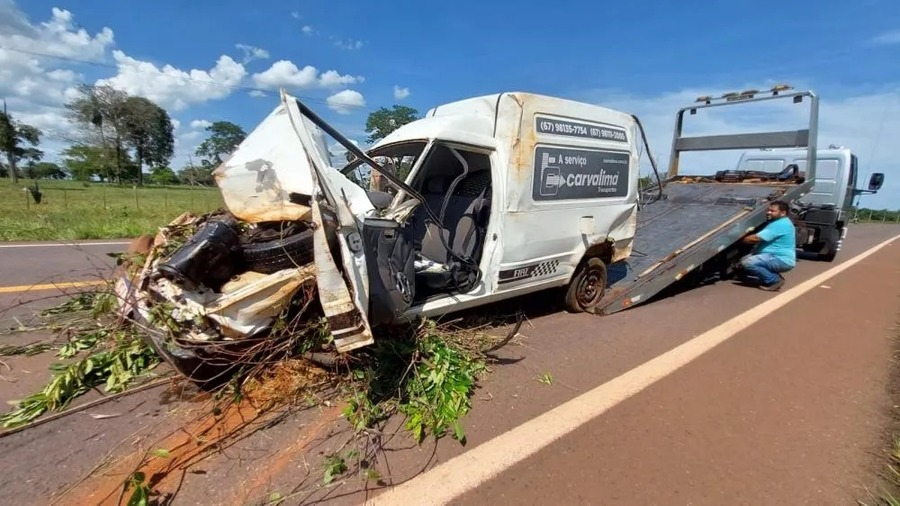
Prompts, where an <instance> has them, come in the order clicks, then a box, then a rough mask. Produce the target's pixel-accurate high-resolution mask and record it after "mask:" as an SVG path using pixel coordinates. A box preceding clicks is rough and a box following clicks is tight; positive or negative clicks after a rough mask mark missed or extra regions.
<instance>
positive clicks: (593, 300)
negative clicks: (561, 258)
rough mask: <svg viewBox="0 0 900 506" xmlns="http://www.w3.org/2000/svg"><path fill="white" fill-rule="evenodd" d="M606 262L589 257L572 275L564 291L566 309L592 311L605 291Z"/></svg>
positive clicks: (574, 311)
mask: <svg viewBox="0 0 900 506" xmlns="http://www.w3.org/2000/svg"><path fill="white" fill-rule="evenodd" d="M606 279H607V278H606V264H604V263H603V260H600V259H599V258H597V257H593V258H589V259H588V260H587V261H586V262H584V264H582V265H581V267H580V268H579V269H578V271H577V272H576V273H575V276H573V277H572V281H571V282H569V289H568V290H567V291H566V309H568V310H569V311H571V312H573V313H583V312H585V311H587V312H592V311H593V310H594V308H595V307H596V306H597V305H598V304H599V303H600V301H601V300H602V299H603V295H604V294H605V293H606Z"/></svg>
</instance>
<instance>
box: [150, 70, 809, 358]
mask: <svg viewBox="0 0 900 506" xmlns="http://www.w3.org/2000/svg"><path fill="white" fill-rule="evenodd" d="M789 89H790V88H789V87H785V86H778V87H775V88H773V89H772V90H770V92H771V96H759V97H757V94H760V95H762V93H761V92H758V91H756V90H753V92H752V93H751V92H746V93H743V94H741V95H740V96H739V97H738V98H734V97H733V96H732V95H733V94H725V95H722V97H721V100H719V99H712V98H711V97H701V99H698V102H701V103H698V104H695V105H691V106H689V107H685V108H683V109H681V110H679V111H678V113H677V121H676V126H677V128H676V129H675V132H674V138H673V143H672V153H671V156H670V162H669V165H670V166H669V171H668V173H667V174H666V177H665V180H664V181H663V180H661V179H660V177H659V174H658V172H657V170H656V166H655V163H654V160H653V159H652V157H651V158H650V163H651V165H652V166H653V169H654V173H656V176H657V180H656V181H657V183H656V185H653V186H651V187H649V188H645V189H644V191H643V192H641V191H639V188H638V187H639V158H640V154H639V153H640V151H639V142H640V143H641V144H642V147H645V148H647V149H646V150H645V151H644V152H646V153H649V152H650V149H649V147H647V146H646V135H645V133H644V131H643V128H642V126H641V124H640V121H639V120H638V119H637V118H636V117H635V116H633V115H629V114H625V113H621V112H617V111H613V110H610V109H607V108H604V107H600V106H595V105H590V104H584V103H578V102H574V101H569V100H564V99H559V98H553V97H547V96H541V95H535V94H528V93H499V94H495V95H489V96H483V97H476V98H470V99H466V100H461V101H458V102H453V103H450V104H445V105H441V106H439V107H436V108H434V109H431V110H429V111H428V112H427V114H426V116H425V117H424V118H422V119H420V120H417V121H415V122H412V123H409V124H407V125H404V126H402V127H400V128H399V129H397V130H396V131H394V132H393V133H391V134H390V135H389V136H387V137H386V138H385V139H383V140H382V141H381V142H379V143H378V144H377V145H375V146H373V147H372V148H370V149H369V150H368V151H367V152H365V153H364V152H362V151H361V150H359V148H357V147H356V146H355V145H354V144H353V143H352V142H350V141H349V140H348V139H346V138H345V137H343V136H342V135H341V134H340V132H337V131H336V130H335V129H334V128H332V127H331V126H330V125H328V124H327V123H326V122H325V121H323V120H322V119H321V118H319V117H318V116H317V115H316V114H315V113H314V112H313V111H311V110H310V109H309V108H308V107H306V106H305V105H304V104H303V103H302V102H300V101H299V100H297V99H295V98H294V97H291V96H289V95H287V94H284V93H282V96H281V104H280V105H279V106H278V107H277V108H276V109H275V110H274V111H272V113H271V114H270V115H269V116H268V117H266V119H265V120H264V121H263V122H262V123H261V124H260V125H259V126H258V127H257V128H256V129H254V130H253V131H252V132H251V133H250V135H249V136H248V137H247V138H246V140H245V141H244V142H243V143H242V144H241V145H240V146H239V147H238V149H237V150H236V152H235V153H234V155H233V156H232V157H230V158H229V159H228V160H227V161H226V162H224V163H223V164H222V165H221V166H220V167H219V168H217V169H216V171H215V172H214V175H215V178H216V181H217V183H218V185H219V187H220V188H221V191H222V195H223V197H224V200H225V203H226V206H227V208H228V211H227V212H226V213H224V214H223V215H222V216H221V217H220V218H215V217H207V218H206V219H205V220H206V221H205V223H203V224H202V225H201V228H200V229H199V230H194V229H191V230H192V231H191V232H190V234H193V236H192V237H190V238H189V239H188V240H187V241H186V243H185V244H181V245H180V246H179V247H178V248H177V249H176V250H175V251H174V252H173V251H167V252H166V253H165V254H157V255H156V257H154V256H153V255H151V256H150V257H148V259H147V261H146V262H145V264H144V268H143V271H142V274H141V275H140V276H139V277H138V279H137V281H136V282H135V283H134V286H136V287H137V292H138V296H137V300H136V302H135V303H134V304H133V306H134V307H135V308H137V310H138V312H139V313H140V314H141V315H142V316H144V317H145V319H146V318H147V317H148V316H151V314H150V313H151V311H152V309H153V308H152V307H150V306H152V305H153V304H148V303H147V302H148V301H151V300H155V301H164V302H165V303H166V304H167V306H166V307H165V309H164V312H166V318H172V319H175V320H177V321H178V322H180V323H182V324H184V325H186V326H189V327H191V326H193V327H192V328H191V329H190V330H189V331H181V332H180V334H179V336H178V338H177V339H180V340H181V341H179V345H184V344H186V343H189V342H190V343H194V342H197V341H229V340H230V341H241V340H243V339H246V338H247V337H248V336H254V335H265V334H264V332H266V331H267V329H269V327H271V326H272V325H273V323H274V321H275V319H276V318H277V316H278V314H279V312H280V311H281V310H282V308H283V307H284V306H285V304H286V303H288V302H290V301H296V300H297V294H298V293H300V292H301V291H302V290H304V287H305V289H306V292H304V293H306V294H307V295H308V294H309V290H310V286H311V285H312V286H313V287H314V290H315V292H316V295H317V299H318V302H319V305H320V306H321V310H322V313H324V316H325V318H326V319H327V323H328V326H329V330H330V332H331V334H332V336H333V338H334V340H333V342H334V345H335V349H336V351H338V352H346V351H349V350H352V349H355V348H359V347H362V346H366V345H368V344H371V343H373V342H374V339H373V336H372V327H373V326H374V325H378V324H387V323H396V322H401V321H405V320H408V319H411V318H414V317H416V316H435V315H441V314H446V313H450V312H454V311H459V310H463V309H466V308H471V307H475V306H479V305H483V304H488V303H492V302H495V301H499V300H502V299H507V298H511V297H515V296H519V295H523V294H527V293H530V292H535V291H539V290H544V289H549V288H554V287H560V288H565V290H564V291H565V295H564V298H565V305H566V307H567V308H568V309H569V310H570V311H574V312H582V311H585V312H592V313H597V314H610V313H612V312H616V311H620V310H623V309H626V308H629V307H633V306H634V305H636V304H640V303H642V302H645V301H647V300H648V299H650V298H651V297H652V296H654V294H656V293H658V292H660V291H661V290H662V289H664V288H665V287H667V286H669V285H671V284H672V283H675V282H676V281H678V280H680V279H683V278H684V277H685V276H687V275H688V274H690V273H692V272H697V271H699V270H701V267H702V266H704V264H710V265H711V266H712V267H713V268H715V269H718V268H719V267H720V266H721V268H722V272H723V273H724V272H725V271H727V270H728V268H729V267H728V265H730V264H731V262H732V260H733V259H734V258H735V255H738V254H740V248H739V247H736V246H740V238H741V237H742V236H744V235H745V234H747V233H749V232H752V231H753V230H755V229H757V228H758V227H761V226H764V224H765V222H766V210H767V208H768V205H769V204H770V203H771V202H772V201H774V200H777V199H780V200H785V201H788V202H791V201H793V200H796V199H797V198H800V197H802V196H803V195H805V194H806V193H808V192H809V191H810V189H811V188H812V180H813V178H814V177H815V169H816V163H815V157H814V153H815V149H816V148H815V145H816V138H817V118H818V97H817V96H816V95H815V94H814V93H813V92H811V91H799V92H790V93H788V92H787V90H789ZM807 98H808V99H809V102H810V104H811V106H810V113H809V125H808V127H807V128H805V129H801V130H789V131H776V132H763V133H752V134H736V135H735V134H732V135H712V136H704V137H684V136H682V128H681V126H682V124H683V121H684V117H685V115H686V114H690V115H694V114H696V113H697V111H699V110H701V109H706V108H710V107H721V106H729V105H735V104H742V103H753V102H759V101H765V100H778V99H787V100H791V101H792V102H793V103H794V104H800V103H803V102H804V101H806V99H807ZM325 134H328V135H329V136H331V137H332V138H334V139H336V140H337V141H338V142H339V143H341V144H342V145H343V146H344V147H346V148H347V149H348V150H350V151H351V152H352V153H353V154H354V155H355V156H356V160H355V161H353V162H350V163H349V164H347V165H346V166H345V167H343V168H342V169H340V170H338V169H336V168H334V167H332V166H331V164H330V156H329V154H328V149H327V145H326V143H325V140H324V139H325ZM747 147H760V148H774V147H806V148H807V149H808V151H809V152H810V153H812V155H810V160H811V162H810V164H809V167H808V173H807V174H806V176H805V177H791V178H783V177H781V176H780V175H779V174H772V175H765V174H763V176H765V177H762V176H760V177H756V178H753V179H751V180H743V179H741V180H739V181H732V180H731V179H728V178H722V177H719V175H718V173H717V174H716V175H709V176H681V175H679V174H678V167H679V159H680V158H679V157H680V154H681V153H683V152H687V151H704V150H715V149H722V150H729V149H737V148H743V149H746V148H747ZM375 159H380V160H389V161H390V163H389V164H387V165H390V166H391V167H393V169H390V170H388V169H386V168H385V167H383V166H382V165H380V164H379V163H378V162H376V161H375ZM395 169H396V170H399V172H400V173H404V172H407V171H408V174H407V175H406V176H405V177H404V179H402V180H401V179H400V178H398V177H397V176H395V175H394V170H395ZM360 171H362V172H365V171H377V172H378V173H379V174H380V175H381V176H382V177H383V178H384V179H387V180H388V181H389V183H390V184H391V186H393V187H394V188H396V189H397V192H396V194H392V195H388V194H385V193H379V192H368V191H366V190H364V189H363V188H362V187H360V186H359V185H357V184H356V183H354V182H353V181H352V180H351V179H350V178H349V177H348V175H350V174H353V173H357V172H360ZM758 176H759V175H758ZM769 176H771V177H769ZM639 204H640V206H639ZM639 207H640V212H639ZM184 219H185V220H187V218H184ZM177 221H178V220H176V222H177ZM195 223H200V221H196V222H195ZM175 225H176V226H177V225H178V224H177V223H176V224H175ZM638 231H639V232H638ZM170 232H171V230H170V229H169V228H167V229H164V230H163V231H162V232H161V233H160V234H161V236H162V235H165V234H169V233H170ZM635 241H637V243H636V242H635ZM169 242H172V241H167V240H166V238H165V237H157V244H163V243H169ZM175 242H176V243H179V241H175ZM179 244H180V243H179ZM305 300H309V297H306V299H305ZM158 307H159V305H158V304H157V308H158ZM179 328H182V329H183V328H184V327H183V326H182V327H179ZM166 342H167V343H168V341H166ZM162 344H165V343H162ZM162 344H161V342H155V346H156V347H157V348H158V349H160V347H161V346H162ZM181 351H184V350H183V349H181ZM184 353H185V356H186V357H188V356H189V355H190V353H189V352H184ZM188 358H190V357H188Z"/></svg>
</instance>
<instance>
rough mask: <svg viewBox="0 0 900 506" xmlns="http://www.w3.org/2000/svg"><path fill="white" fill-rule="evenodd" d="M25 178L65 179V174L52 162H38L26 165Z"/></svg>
mask: <svg viewBox="0 0 900 506" xmlns="http://www.w3.org/2000/svg"><path fill="white" fill-rule="evenodd" d="M25 176H26V177H29V178H31V179H65V178H66V173H65V171H63V170H62V167H60V166H59V165H57V164H55V163H53V162H38V163H33V164H29V165H28V168H27V169H25Z"/></svg>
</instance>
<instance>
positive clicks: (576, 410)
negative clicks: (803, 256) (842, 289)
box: [367, 235, 900, 505]
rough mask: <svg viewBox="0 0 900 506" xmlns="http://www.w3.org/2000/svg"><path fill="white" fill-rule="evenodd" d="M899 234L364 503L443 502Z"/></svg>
mask: <svg viewBox="0 0 900 506" xmlns="http://www.w3.org/2000/svg"><path fill="white" fill-rule="evenodd" d="M898 238H900V235H898V236H895V237H893V238H892V239H889V240H887V241H885V242H883V243H881V244H879V245H877V246H875V247H873V248H871V249H869V250H867V251H865V252H863V253H861V254H859V255H857V256H855V257H853V258H852V259H850V260H847V261H845V262H842V263H841V264H838V265H836V266H834V267H832V268H831V269H829V270H827V271H825V272H823V273H821V274H819V275H817V276H815V277H813V278H812V279H809V280H807V281H805V282H803V283H801V284H799V285H797V286H796V287H795V288H792V289H790V290H787V291H785V292H783V293H780V294H778V295H776V296H775V297H773V298H771V299H769V300H767V301H765V302H763V303H762V304H760V305H758V306H756V307H754V308H752V309H750V310H748V311H746V312H744V313H741V314H739V315H737V316H735V317H734V318H731V319H730V320H728V321H726V322H724V323H722V324H720V325H719V326H717V327H715V328H713V329H711V330H708V331H706V332H705V333H703V334H701V335H699V336H697V337H695V338H694V339H691V340H690V341H687V342H686V343H684V344H682V345H680V346H678V347H677V348H674V349H672V350H671V351H668V352H666V353H663V354H662V355H660V356H658V357H656V358H654V359H652V360H650V361H648V362H645V363H644V364H641V365H639V366H637V367H635V368H634V369H632V370H630V371H628V372H626V373H625V374H623V375H621V376H619V377H617V378H614V379H612V380H610V381H608V382H606V383H604V384H602V385H600V386H599V387H597V388H594V389H593V390H590V391H588V392H585V393H584V394H581V395H579V396H578V397H576V398H574V399H572V400H570V401H568V402H566V403H565V404H562V405H560V406H558V407H556V408H554V409H552V410H550V411H548V412H546V413H544V414H543V415H540V416H538V417H536V418H533V419H531V420H529V421H527V422H525V423H523V424H522V425H519V426H518V427H515V428H513V429H512V430H510V431H508V432H505V433H503V434H501V435H499V436H497V437H495V438H493V439H491V440H489V441H486V442H484V443H482V444H481V445H479V446H477V447H475V448H473V449H471V450H469V451H467V452H465V453H463V454H461V455H459V456H457V457H455V458H453V459H450V460H448V461H447V462H445V463H443V464H440V465H438V466H436V467H435V468H433V469H431V470H429V471H427V472H425V473H423V474H422V475H420V476H418V477H416V478H414V479H412V480H410V481H408V482H406V483H403V484H401V485H397V486H395V487H393V488H392V489H389V490H386V491H385V492H383V493H381V494H379V495H377V496H375V497H373V498H371V499H369V501H368V502H367V504H373V505H374V504H400V505H405V504H446V503H447V502H450V501H451V500H453V499H454V498H456V497H458V496H460V495H461V494H463V493H465V492H468V491H470V490H473V489H475V488H476V487H478V486H479V485H481V484H482V483H484V482H486V481H488V480H490V479H491V478H493V477H495V476H497V475H499V474H500V473H501V472H502V471H504V470H506V469H508V468H510V467H512V466H513V465H515V464H516V463H518V462H520V461H522V460H524V459H526V458H528V457H529V456H531V455H533V454H535V453H537V452H538V451H539V450H541V449H543V448H545V447H546V446H548V445H549V444H551V443H553V442H554V441H556V440H558V439H559V438H561V437H563V436H565V435H566V434H568V433H570V432H572V431H574V430H575V429H577V428H578V427H580V426H581V425H583V424H585V423H587V422H589V421H590V420H592V419H594V418H596V417H598V416H600V415H602V414H603V413H605V412H606V411H608V410H609V409H610V408H612V407H614V406H615V405H617V404H619V403H621V402H622V401H624V400H626V399H628V398H629V397H631V396H633V395H635V394H637V393H639V392H641V391H642V390H644V389H645V388H647V387H649V386H650V385H652V384H654V383H656V382H657V381H659V380H661V379H663V378H665V377H666V376H668V375H669V374H671V373H673V372H675V371H677V370H678V369H680V368H681V367H683V366H685V365H686V364H688V363H690V362H691V361H693V360H695V359H696V358H698V357H700V356H701V355H703V354H704V353H706V352H708V351H709V350H711V349H713V348H714V347H715V346H717V345H719V344H721V343H723V342H725V341H727V340H728V339H730V338H731V337H734V336H735V335H737V334H738V333H739V332H741V331H742V330H744V329H746V328H747V327H749V326H751V325H753V324H754V323H756V322H758V321H760V320H762V319H763V318H765V317H766V316H768V315H769V314H771V313H772V312H773V311H775V310H777V309H779V308H781V307H783V306H785V305H786V304H788V303H789V302H791V301H793V300H794V299H796V298H798V297H800V296H801V295H803V294H805V293H806V292H808V291H810V290H812V289H814V288H816V287H818V286H819V285H821V284H822V283H823V282H824V281H826V280H828V279H829V278H831V277H833V276H836V275H837V274H840V273H841V272H843V271H845V270H847V269H849V268H850V267H852V266H854V265H856V264H857V263H859V262H861V261H862V260H864V259H866V258H867V257H869V256H870V255H872V254H873V253H875V252H876V251H878V250H880V249H882V248H884V247H886V246H888V245H890V244H891V243H892V242H893V241H895V240H897V239H898Z"/></svg>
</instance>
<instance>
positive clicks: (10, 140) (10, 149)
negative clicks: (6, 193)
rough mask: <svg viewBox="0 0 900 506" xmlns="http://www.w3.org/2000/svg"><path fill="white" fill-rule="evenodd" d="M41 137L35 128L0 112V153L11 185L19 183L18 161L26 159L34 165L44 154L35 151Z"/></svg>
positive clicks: (37, 150)
mask: <svg viewBox="0 0 900 506" xmlns="http://www.w3.org/2000/svg"><path fill="white" fill-rule="evenodd" d="M41 135H42V133H41V131H40V130H38V129H37V128H35V127H33V126H31V125H26V124H25V123H21V122H19V121H16V120H15V119H14V118H13V117H12V115H10V114H9V113H7V112H6V111H2V112H0V151H2V152H3V154H4V155H6V161H7V164H8V165H9V169H8V170H9V173H10V176H11V177H12V180H13V183H17V182H18V181H19V169H18V168H17V167H16V162H17V161H18V160H20V159H27V160H31V161H32V162H33V163H36V162H37V161H38V160H40V159H41V158H42V157H43V156H44V152H43V151H41V150H39V149H37V146H38V144H40V142H41ZM27 145H30V147H28V146H27Z"/></svg>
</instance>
